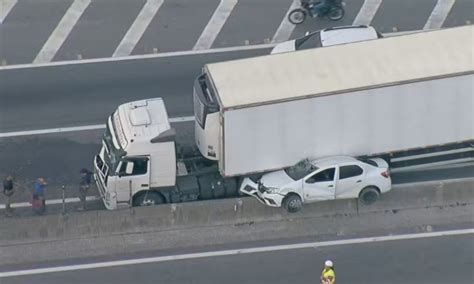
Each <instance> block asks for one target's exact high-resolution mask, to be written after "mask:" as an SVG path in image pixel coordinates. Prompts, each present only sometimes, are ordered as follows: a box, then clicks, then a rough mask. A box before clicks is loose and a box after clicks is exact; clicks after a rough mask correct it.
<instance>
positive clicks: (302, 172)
mask: <svg viewBox="0 0 474 284" xmlns="http://www.w3.org/2000/svg"><path fill="white" fill-rule="evenodd" d="M317 169H318V167H316V166H315V165H313V164H311V163H310V162H309V161H308V160H302V161H300V162H299V163H298V164H296V165H294V166H292V167H289V168H286V169H285V173H286V174H287V175H288V176H289V177H291V178H292V179H293V180H295V181H296V180H300V179H302V178H304V177H305V176H307V175H309V174H310V173H312V172H314V171H316V170H317Z"/></svg>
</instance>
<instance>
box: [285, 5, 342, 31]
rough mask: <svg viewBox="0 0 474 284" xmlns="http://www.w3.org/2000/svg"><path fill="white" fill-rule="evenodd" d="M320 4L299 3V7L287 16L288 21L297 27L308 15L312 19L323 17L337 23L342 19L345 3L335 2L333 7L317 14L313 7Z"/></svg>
mask: <svg viewBox="0 0 474 284" xmlns="http://www.w3.org/2000/svg"><path fill="white" fill-rule="evenodd" d="M320 3H321V2H314V3H309V2H307V1H301V7H300V8H296V9H294V10H292V11H291V12H290V13H289V14H288V20H289V21H290V23H292V24H295V25H299V24H301V23H303V22H304V21H305V19H306V17H307V16H308V15H309V16H310V17H312V18H315V17H317V16H319V17H324V16H325V17H327V18H328V19H329V20H331V21H338V20H340V19H342V18H343V17H344V14H345V11H344V7H343V6H344V4H345V3H344V2H342V0H339V1H336V3H335V4H334V5H331V6H330V7H326V8H325V9H324V10H323V11H321V12H320V13H318V12H317V11H316V9H315V7H316V5H318V4H320Z"/></svg>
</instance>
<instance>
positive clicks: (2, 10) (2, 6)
mask: <svg viewBox="0 0 474 284" xmlns="http://www.w3.org/2000/svg"><path fill="white" fill-rule="evenodd" d="M17 2H18V0H0V24H1V23H3V20H5V18H6V17H7V15H8V13H10V11H11V10H12V9H13V7H15V5H16V3H17Z"/></svg>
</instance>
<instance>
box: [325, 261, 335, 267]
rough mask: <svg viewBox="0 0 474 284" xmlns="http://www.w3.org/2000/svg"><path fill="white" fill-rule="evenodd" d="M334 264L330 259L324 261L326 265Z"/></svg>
mask: <svg viewBox="0 0 474 284" xmlns="http://www.w3.org/2000/svg"><path fill="white" fill-rule="evenodd" d="M333 265H334V264H333V263H332V261H330V260H326V261H325V262H324V266H327V267H333Z"/></svg>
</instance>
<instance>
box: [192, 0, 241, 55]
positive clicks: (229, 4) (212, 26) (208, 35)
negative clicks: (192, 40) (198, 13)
mask: <svg viewBox="0 0 474 284" xmlns="http://www.w3.org/2000/svg"><path fill="white" fill-rule="evenodd" d="M237 2H238V0H221V2H220V3H219V6H217V9H216V10H215V11H214V14H213V15H212V17H211V19H210V20H209V22H208V23H207V25H206V27H205V28H204V30H203V31H202V34H201V36H200V37H199V39H198V40H197V42H196V44H195V45H194V47H193V50H203V49H209V48H211V46H212V44H213V43H214V41H215V40H216V38H217V35H218V34H219V32H220V30H221V29H222V27H223V26H224V24H225V22H226V20H227V18H228V17H229V16H230V13H231V12H232V10H233V9H234V7H235V5H236V4H237Z"/></svg>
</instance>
